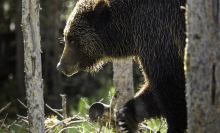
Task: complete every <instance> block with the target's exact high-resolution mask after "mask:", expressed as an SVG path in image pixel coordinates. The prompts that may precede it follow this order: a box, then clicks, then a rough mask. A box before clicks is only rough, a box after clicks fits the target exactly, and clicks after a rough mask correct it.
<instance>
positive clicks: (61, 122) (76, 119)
mask: <svg viewBox="0 0 220 133" xmlns="http://www.w3.org/2000/svg"><path fill="white" fill-rule="evenodd" d="M77 117H78V116H77V115H75V116H73V117H70V118H67V119H70V121H73V120H75V121H78V120H81V119H82V118H77ZM65 121H66V119H64V120H62V121H60V122H58V123H56V124H54V125H53V126H50V128H48V129H47V130H46V133H47V132H48V131H50V130H51V129H53V128H54V127H56V126H58V125H60V124H63V123H65ZM82 122H83V121H82ZM77 123H79V122H77Z"/></svg>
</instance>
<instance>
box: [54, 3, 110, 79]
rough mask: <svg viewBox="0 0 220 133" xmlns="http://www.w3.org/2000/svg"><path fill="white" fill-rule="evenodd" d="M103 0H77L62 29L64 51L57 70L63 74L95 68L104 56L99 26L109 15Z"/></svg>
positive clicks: (69, 74) (99, 64)
mask: <svg viewBox="0 0 220 133" xmlns="http://www.w3.org/2000/svg"><path fill="white" fill-rule="evenodd" d="M108 8H109V4H108V2H107V1H105V0H80V1H79V2H78V3H77V4H76V7H75V8H74V10H73V11H72V13H71V15H70V16H69V18H68V21H67V24H66V27H65V29H64V42H65V46H64V50H63V53H62V56H61V58H60V61H59V63H58V65H57V69H58V70H60V71H62V72H63V73H64V74H65V75H67V76H72V75H73V74H74V73H77V72H78V71H96V70H98V69H99V68H100V66H101V64H102V59H103V58H104V48H103V47H104V46H103V43H105V42H104V41H103V38H102V37H101V36H102V35H101V34H103V33H102V30H101V27H103V26H105V24H106V23H105V22H106V21H107V19H108V18H109V16H110V15H109V11H108Z"/></svg>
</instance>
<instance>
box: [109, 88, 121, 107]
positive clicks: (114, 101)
mask: <svg viewBox="0 0 220 133" xmlns="http://www.w3.org/2000/svg"><path fill="white" fill-rule="evenodd" d="M119 94H120V93H119V91H117V92H115V94H114V95H113V97H112V99H111V102H110V108H112V109H114V108H115V105H116V103H117V101H118V98H119Z"/></svg>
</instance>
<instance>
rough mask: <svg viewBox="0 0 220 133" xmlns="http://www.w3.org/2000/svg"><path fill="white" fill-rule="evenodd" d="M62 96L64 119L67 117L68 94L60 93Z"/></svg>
mask: <svg viewBox="0 0 220 133" xmlns="http://www.w3.org/2000/svg"><path fill="white" fill-rule="evenodd" d="M60 96H61V97H62V113H63V119H66V118H67V112H66V95H65V94H60Z"/></svg>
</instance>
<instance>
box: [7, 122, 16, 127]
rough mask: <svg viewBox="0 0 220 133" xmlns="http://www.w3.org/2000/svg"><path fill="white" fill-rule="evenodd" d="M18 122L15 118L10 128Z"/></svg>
mask: <svg viewBox="0 0 220 133" xmlns="http://www.w3.org/2000/svg"><path fill="white" fill-rule="evenodd" d="M16 122H17V120H15V121H14V122H12V124H11V125H9V126H8V128H11V127H12V126H13V125H14V124H15V123H16Z"/></svg>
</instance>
